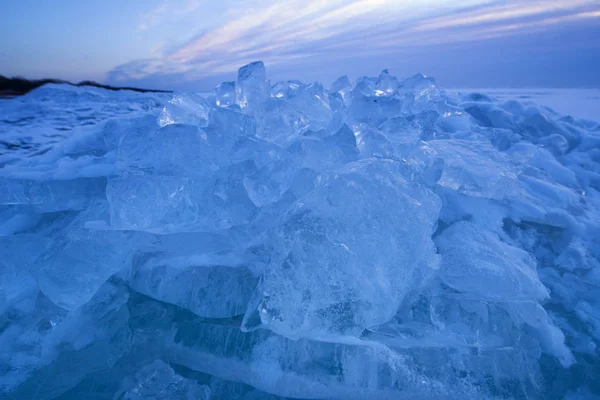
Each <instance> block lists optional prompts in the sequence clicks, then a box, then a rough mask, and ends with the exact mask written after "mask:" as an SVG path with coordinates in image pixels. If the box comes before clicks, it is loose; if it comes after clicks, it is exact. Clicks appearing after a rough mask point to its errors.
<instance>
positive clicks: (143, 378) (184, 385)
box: [118, 360, 211, 400]
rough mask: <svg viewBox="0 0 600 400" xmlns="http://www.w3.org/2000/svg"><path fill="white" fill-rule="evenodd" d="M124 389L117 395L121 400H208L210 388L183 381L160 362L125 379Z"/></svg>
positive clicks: (149, 365)
mask: <svg viewBox="0 0 600 400" xmlns="http://www.w3.org/2000/svg"><path fill="white" fill-rule="evenodd" d="M123 385H124V386H125V388H126V389H124V390H123V391H122V392H121V393H119V394H118V398H119V399H123V400H192V399H193V400H209V399H210V398H211V396H210V388H209V387H207V386H203V385H199V384H197V383H195V382H193V381H191V380H188V379H184V378H183V377H181V376H180V375H177V374H176V373H175V371H173V369H172V368H171V367H169V366H168V365H167V364H165V363H164V362H163V361H161V360H155V361H154V362H152V363H151V364H148V365H145V366H144V367H143V368H141V369H140V370H139V371H138V372H137V373H136V374H135V375H134V377H133V379H126V380H125V382H124V384H123Z"/></svg>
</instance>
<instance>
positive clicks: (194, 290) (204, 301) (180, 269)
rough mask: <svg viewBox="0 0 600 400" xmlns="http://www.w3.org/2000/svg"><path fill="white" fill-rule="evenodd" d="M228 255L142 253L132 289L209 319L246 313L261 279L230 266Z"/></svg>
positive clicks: (135, 264) (246, 268) (133, 274)
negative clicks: (249, 301)
mask: <svg viewBox="0 0 600 400" xmlns="http://www.w3.org/2000/svg"><path fill="white" fill-rule="evenodd" d="M228 261H229V262H231V260H228V259H227V258H226V256H224V255H215V254H196V255H185V254H181V252H179V254H155V253H150V254H141V255H138V256H137V257H136V259H135V260H134V263H133V271H132V276H131V287H132V288H133V289H134V290H136V291H138V292H140V293H143V294H145V295H148V296H150V297H152V298H155V299H158V300H161V301H165V302H168V303H171V304H176V305H178V306H180V307H183V308H185V309H187V310H190V311H191V312H193V313H195V314H197V315H199V316H201V317H207V318H228V317H233V316H236V315H240V314H243V313H244V312H245V311H246V305H247V304H248V300H250V296H251V294H252V292H253V291H254V289H255V287H256V284H257V283H258V278H257V277H256V276H254V275H253V273H252V272H251V271H250V270H249V269H248V267H247V266H245V265H227V264H226V263H227V262H228Z"/></svg>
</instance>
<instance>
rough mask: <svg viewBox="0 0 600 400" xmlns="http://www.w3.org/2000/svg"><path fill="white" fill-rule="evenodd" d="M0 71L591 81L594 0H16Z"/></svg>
mask: <svg viewBox="0 0 600 400" xmlns="http://www.w3.org/2000/svg"><path fill="white" fill-rule="evenodd" d="M0 21H1V24H0V74H4V75H9V76H13V75H21V76H25V77H28V78H41V77H55V78H63V79H69V80H73V81H78V80H83V79H92V80H97V81H100V82H105V83H110V84H116V85H136V86H143V87H150V88H165V89H189V90H205V89H210V88H212V87H214V85H215V84H217V83H218V82H220V81H222V80H232V79H234V78H235V71H236V70H237V68H239V67H240V66H241V65H243V64H246V63H248V62H251V61H254V60H263V61H264V62H265V64H266V65H267V70H268V73H269V76H270V78H271V80H278V79H301V80H303V81H312V80H321V81H324V82H326V83H329V82H331V81H332V80H333V79H334V78H335V77H336V76H339V75H343V74H348V75H350V76H354V77H357V76H360V75H376V74H378V73H379V71H380V70H381V69H383V68H389V69H390V72H392V73H394V74H396V75H399V76H405V75H409V74H413V73H416V72H422V73H425V74H427V75H430V76H434V77H435V78H436V79H437V81H438V83H440V84H441V85H442V86H445V87H600V74H599V73H598V71H600V0H461V1H457V0H418V1H417V0H320V1H309V0H302V1H300V0H279V1H275V0H224V1H216V0H170V1H165V0H127V1H117V0H86V1H81V0H77V1H76V0H62V1H61V0H52V1H44V0H37V1H34V0H19V1H3V2H1V3H0Z"/></svg>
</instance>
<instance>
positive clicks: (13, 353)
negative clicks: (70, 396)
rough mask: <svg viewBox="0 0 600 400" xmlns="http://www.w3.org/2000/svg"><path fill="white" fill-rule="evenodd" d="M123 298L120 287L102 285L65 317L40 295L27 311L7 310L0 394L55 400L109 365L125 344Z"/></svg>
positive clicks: (127, 341) (0, 339)
mask: <svg viewBox="0 0 600 400" xmlns="http://www.w3.org/2000/svg"><path fill="white" fill-rule="evenodd" d="M127 299H128V295H127V292H126V290H124V288H123V287H122V286H119V285H115V284H112V283H107V284H106V285H103V286H102V288H100V290H98V292H97V293H96V294H95V295H94V296H93V297H92V298H91V299H90V301H89V302H88V303H87V304H86V305H84V306H83V307H81V308H79V309H77V310H74V311H72V312H69V313H66V312H64V310H61V309H59V308H58V307H56V306H54V305H53V304H52V303H50V302H49V301H48V299H46V298H45V297H44V296H43V295H42V296H38V297H37V298H36V299H35V301H36V306H35V309H34V311H33V312H30V313H27V314H24V315H23V314H22V313H18V312H16V313H15V312H14V311H13V315H14V316H15V319H14V321H13V324H12V325H11V326H9V327H8V329H6V330H3V331H2V332H1V333H0V343H1V344H2V349H3V350H6V351H2V352H0V366H2V368H0V396H2V397H5V396H9V395H10V396H14V397H16V398H21V399H31V398H38V399H47V400H51V399H55V398H57V397H59V396H60V395H61V394H63V393H64V392H66V391H67V390H69V389H70V388H72V387H74V386H75V385H77V384H78V383H79V381H81V380H82V379H83V378H84V377H86V376H90V375H93V374H96V373H99V372H100V371H104V370H106V369H109V368H111V367H112V366H113V365H115V363H116V362H117V360H119V359H120V358H121V357H123V356H124V355H125V354H127V352H128V350H129V346H130V343H131V342H130V339H131V337H130V332H129V329H128V327H127V322H128V319H129V312H128V310H127V307H126V302H127ZM46 379H47V380H46ZM42 389H43V390H42Z"/></svg>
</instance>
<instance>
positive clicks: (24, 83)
mask: <svg viewBox="0 0 600 400" xmlns="http://www.w3.org/2000/svg"><path fill="white" fill-rule="evenodd" d="M47 83H62V84H67V85H73V86H93V87H98V88H102V89H107V90H132V91H134V92H141V93H146V92H160V93H169V92H170V91H168V90H151V89H140V88H134V87H115V86H109V85H103V84H101V83H97V82H94V81H81V82H79V83H73V82H69V81H64V80H60V79H35V80H30V79H25V78H19V77H13V78H8V77H5V76H2V75H0V97H14V96H21V95H24V94H25V93H27V92H30V91H31V90H33V89H36V88H38V87H40V86H43V85H45V84H47Z"/></svg>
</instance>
